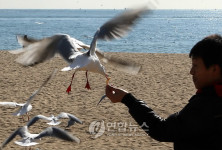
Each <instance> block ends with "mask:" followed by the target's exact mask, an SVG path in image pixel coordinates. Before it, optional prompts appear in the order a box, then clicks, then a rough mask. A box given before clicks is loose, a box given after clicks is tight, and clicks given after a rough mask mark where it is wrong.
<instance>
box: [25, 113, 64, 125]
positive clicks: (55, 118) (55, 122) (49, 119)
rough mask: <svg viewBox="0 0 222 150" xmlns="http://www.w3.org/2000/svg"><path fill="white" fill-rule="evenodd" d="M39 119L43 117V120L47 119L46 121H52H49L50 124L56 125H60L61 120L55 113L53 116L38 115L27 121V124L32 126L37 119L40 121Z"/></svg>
mask: <svg viewBox="0 0 222 150" xmlns="http://www.w3.org/2000/svg"><path fill="white" fill-rule="evenodd" d="M39 119H43V120H46V121H50V122H47V124H48V125H53V126H56V125H59V124H60V123H61V122H60V121H58V118H57V117H55V116H54V115H52V116H51V117H46V116H44V115H37V116H35V117H33V118H32V119H31V120H30V121H29V122H28V123H27V126H28V127H29V126H31V125H33V124H34V123H35V122H36V121H38V120H39Z"/></svg>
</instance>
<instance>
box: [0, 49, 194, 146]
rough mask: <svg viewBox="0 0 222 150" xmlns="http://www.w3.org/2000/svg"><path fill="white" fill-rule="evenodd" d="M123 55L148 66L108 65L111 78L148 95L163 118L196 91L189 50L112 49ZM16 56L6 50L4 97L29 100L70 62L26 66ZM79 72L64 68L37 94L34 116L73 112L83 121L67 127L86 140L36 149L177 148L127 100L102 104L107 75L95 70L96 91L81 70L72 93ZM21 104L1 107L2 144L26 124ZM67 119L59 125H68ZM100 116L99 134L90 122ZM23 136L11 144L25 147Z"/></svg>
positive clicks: (50, 141) (0, 94)
mask: <svg viewBox="0 0 222 150" xmlns="http://www.w3.org/2000/svg"><path fill="white" fill-rule="evenodd" d="M110 55H112V56H116V57H118V58H119V59H126V58H127V59H128V60H132V61H133V62H137V63H138V64H141V65H142V70H141V72H140V73H139V74H137V75H130V74H127V73H124V72H120V71H117V70H116V69H115V68H114V67H112V66H110V65H106V64H104V66H105V68H106V71H107V74H108V75H109V76H110V77H111V80H110V84H112V85H114V86H117V87H121V88H123V89H125V90H127V91H129V92H131V93H132V94H133V95H134V96H135V97H136V98H138V99H142V100H144V101H145V102H146V103H147V104H148V106H150V107H151V108H152V109H153V110H154V111H155V112H156V113H157V114H159V115H160V116H161V117H163V118H166V117H167V116H168V115H170V114H172V113H175V112H177V111H179V110H180V109H181V108H183V107H184V106H185V105H186V104H187V103H188V100H189V99H190V97H191V96H192V95H193V94H194V93H195V92H196V89H195V87H194V85H193V83H192V79H191V76H190V74H189V71H190V65H191V61H190V59H189V57H188V54H150V53H145V54H144V53H110ZM16 57H17V56H16V55H13V54H10V53H8V52H7V51H0V58H1V61H0V69H1V75H0V85H1V87H0V101H1V102H4V101H12V102H13V101H14V102H20V103H22V102H25V101H26V100H27V99H28V98H29V96H31V94H32V93H33V92H34V91H35V90H36V89H38V88H39V86H40V85H41V84H42V83H43V81H44V80H45V79H46V78H47V77H48V76H49V74H50V73H51V72H52V71H53V69H55V68H57V69H59V70H60V69H62V68H63V67H65V66H67V63H66V62H65V61H64V60H63V59H62V58H60V57H55V58H53V59H51V60H49V61H47V62H45V63H41V64H38V65H36V66H35V67H23V66H21V65H20V64H18V63H16V62H15V61H14V60H15V59H16ZM72 73H73V71H70V72H61V71H59V72H58V73H57V74H56V76H55V77H54V78H53V79H52V80H51V81H50V82H49V83H48V84H47V85H46V86H45V87H43V89H42V91H41V92H40V93H39V94H38V95H37V96H36V97H35V98H34V99H33V101H32V106H33V108H32V110H31V111H30V113H29V114H30V117H31V118H32V117H34V116H36V115H39V114H41V115H45V116H51V115H55V116H56V115H58V114H59V113H60V112H68V113H71V114H73V115H75V116H76V117H78V118H79V119H80V120H82V122H83V124H75V125H74V126H71V127H70V128H69V130H67V131H68V132H69V133H70V134H72V135H75V136H77V137H78V138H79V139H80V140H81V142H80V143H79V144H77V143H74V142H66V141H63V140H60V139H56V138H51V137H46V138H43V139H42V140H41V141H39V143H40V144H38V145H35V146H33V147H32V148H33V149H37V148H38V149H40V150H46V149H47V150H52V149H54V150H61V149H64V150H73V149H79V150H89V149H93V150H98V149H99V150H114V149H118V150H132V149H133V150H134V149H135V150H143V149H144V150H145V149H146V150H148V149H149V150H172V149H173V144H172V143H165V142H158V141H156V140H154V139H152V138H150V137H149V136H148V135H146V134H145V132H144V131H141V130H140V128H139V126H138V125H137V123H136V122H135V121H134V120H133V119H132V117H131V116H130V114H129V113H128V109H127V107H126V106H125V105H123V104H121V103H117V104H113V103H111V102H110V100H109V99H108V98H106V99H105V100H104V101H103V102H102V103H101V104H100V105H99V106H96V105H97V103H98V101H99V100H100V98H101V96H103V95H104V92H105V83H106V82H105V81H106V78H105V77H103V76H102V75H99V74H95V73H89V74H88V76H89V83H90V86H91V90H87V89H85V88H84V87H85V84H86V78H85V72H77V73H76V75H75V78H74V81H73V85H72V91H71V93H70V94H67V93H66V88H67V87H68V86H69V84H70V80H71V77H72ZM16 110H17V108H10V107H4V106H0V114H1V116H0V133H1V134H0V143H2V142H3V141H4V140H5V139H6V138H7V137H8V136H9V135H10V134H11V133H12V132H13V131H15V130H16V129H17V128H18V127H21V126H24V125H25V124H26V122H23V120H22V118H21V117H16V116H13V115H12V113H13V112H15V111H16ZM67 121H68V120H67V119H63V120H62V123H61V124H60V125H58V127H60V128H63V129H64V128H65V126H66V124H67ZM94 121H98V123H101V124H102V123H103V125H104V127H105V131H104V133H103V134H102V135H101V136H99V137H97V138H95V135H98V134H90V131H89V127H90V124H91V123H92V122H94ZM46 127H48V125H47V124H46V121H43V120H39V121H38V122H37V123H35V124H34V125H33V126H31V127H30V132H31V133H40V132H41V131H42V130H43V129H45V128H46ZM19 139H20V137H19V136H17V137H16V138H15V139H14V140H13V141H12V142H10V143H9V144H8V145H7V146H6V147H5V149H6V150H7V149H8V150H9V149H16V150H19V149H25V148H24V147H20V146H18V145H16V144H15V143H14V141H15V140H19Z"/></svg>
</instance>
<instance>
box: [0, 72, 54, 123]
mask: <svg viewBox="0 0 222 150" xmlns="http://www.w3.org/2000/svg"><path fill="white" fill-rule="evenodd" d="M56 72H57V70H56V69H55V70H54V71H53V72H52V73H51V74H50V75H49V77H48V78H47V79H46V80H45V81H44V82H43V84H42V85H41V86H40V87H39V88H38V89H37V90H36V91H34V92H33V93H32V95H31V96H30V97H29V98H28V100H27V101H26V103H16V102H0V105H3V106H11V107H17V106H19V107H20V108H19V109H18V110H17V111H16V112H15V113H13V115H14V116H22V115H24V114H26V115H27V116H28V112H29V111H30V110H31V109H32V105H31V101H32V99H33V98H34V97H35V96H36V95H37V94H38V93H39V92H40V91H41V89H42V88H43V87H44V86H45V85H46V84H47V83H48V82H49V80H50V79H51V78H52V77H53V76H54V75H55V73H56ZM22 118H23V116H22ZM23 120H24V118H23ZM28 120H29V116H28Z"/></svg>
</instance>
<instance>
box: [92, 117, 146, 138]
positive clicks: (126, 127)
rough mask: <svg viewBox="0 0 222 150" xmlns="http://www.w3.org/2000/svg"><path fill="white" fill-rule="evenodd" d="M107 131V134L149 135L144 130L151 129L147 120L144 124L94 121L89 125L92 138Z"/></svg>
mask: <svg viewBox="0 0 222 150" xmlns="http://www.w3.org/2000/svg"><path fill="white" fill-rule="evenodd" d="M105 131H106V136H147V134H146V133H145V132H144V131H146V132H148V131H149V126H147V124H146V122H143V123H142V125H140V126H139V125H138V124H134V123H132V122H106V123H105V122H104V121H103V120H101V121H93V122H92V123H91V124H90V125H89V133H90V134H91V135H92V138H94V139H95V138H98V137H100V136H102V135H103V134H104V132H105Z"/></svg>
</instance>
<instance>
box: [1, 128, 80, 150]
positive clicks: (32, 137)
mask: <svg viewBox="0 0 222 150" xmlns="http://www.w3.org/2000/svg"><path fill="white" fill-rule="evenodd" d="M17 135H19V136H20V137H21V138H22V139H21V140H19V141H15V143H16V144H18V145H20V146H33V145H36V144H39V143H37V142H35V141H36V140H37V139H41V138H43V137H45V136H51V137H57V138H60V139H63V140H66V141H71V142H77V143H80V139H79V138H77V137H75V136H73V135H71V134H69V133H68V132H66V131H64V130H63V129H60V128H56V127H48V128H46V129H45V130H43V131H42V132H41V133H39V134H31V133H29V131H28V126H23V127H20V128H18V129H17V130H15V131H14V132H13V133H12V134H11V135H10V136H9V137H8V138H7V139H6V140H5V141H4V142H3V143H2V144H1V146H0V149H3V148H4V147H5V146H6V145H7V144H8V143H9V142H11V141H12V140H13V139H14V138H15V137H16V136H17Z"/></svg>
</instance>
